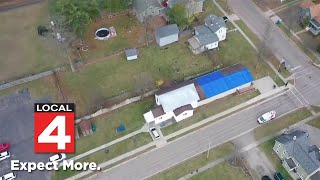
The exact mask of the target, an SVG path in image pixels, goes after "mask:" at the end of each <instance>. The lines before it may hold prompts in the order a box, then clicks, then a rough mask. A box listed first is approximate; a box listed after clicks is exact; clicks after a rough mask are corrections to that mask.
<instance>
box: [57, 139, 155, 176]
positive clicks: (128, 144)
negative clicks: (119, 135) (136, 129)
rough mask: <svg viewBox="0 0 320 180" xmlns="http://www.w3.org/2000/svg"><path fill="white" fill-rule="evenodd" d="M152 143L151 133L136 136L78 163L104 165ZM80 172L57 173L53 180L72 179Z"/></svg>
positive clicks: (60, 171)
mask: <svg viewBox="0 0 320 180" xmlns="http://www.w3.org/2000/svg"><path fill="white" fill-rule="evenodd" d="M150 142H152V138H151V136H150V134H149V133H141V134H138V135H136V136H133V137H131V138H129V139H126V140H124V141H121V142H119V143H117V144H114V145H112V146H110V147H107V148H106V149H104V150H101V151H98V152H96V153H94V154H92V155H89V156H86V157H84V158H82V159H80V160H78V161H77V162H96V163H97V164H100V163H103V162H105V161H108V160H111V159H113V158H116V157H117V156H120V155H122V154H125V153H127V152H130V151H132V150H134V149H136V148H139V147H141V146H143V145H146V144H148V143H150ZM79 172H80V171H70V170H67V171H62V170H59V171H56V172H54V173H53V175H52V179H53V180H61V179H66V178H68V177H71V176H73V175H75V174H77V173H79Z"/></svg>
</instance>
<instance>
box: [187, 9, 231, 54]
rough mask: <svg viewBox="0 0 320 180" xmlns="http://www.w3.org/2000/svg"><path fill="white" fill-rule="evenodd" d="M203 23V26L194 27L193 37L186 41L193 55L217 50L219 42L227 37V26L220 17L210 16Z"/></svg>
mask: <svg viewBox="0 0 320 180" xmlns="http://www.w3.org/2000/svg"><path fill="white" fill-rule="evenodd" d="M204 22H205V24H204V25H200V26H196V27H194V36H193V37H192V38H190V39H188V42H189V47H190V49H191V50H192V52H193V53H194V54H199V53H201V52H204V51H207V50H211V49H214V48H217V47H218V46H219V42H220V41H223V40H225V39H226V36H227V30H228V29H227V25H226V22H225V21H224V19H223V18H222V17H217V16H215V15H212V14H211V15H209V16H207V17H206V18H205V20H204Z"/></svg>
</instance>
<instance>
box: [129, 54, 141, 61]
mask: <svg viewBox="0 0 320 180" xmlns="http://www.w3.org/2000/svg"><path fill="white" fill-rule="evenodd" d="M133 59H138V55H136V56H129V57H127V60H128V61H130V60H133Z"/></svg>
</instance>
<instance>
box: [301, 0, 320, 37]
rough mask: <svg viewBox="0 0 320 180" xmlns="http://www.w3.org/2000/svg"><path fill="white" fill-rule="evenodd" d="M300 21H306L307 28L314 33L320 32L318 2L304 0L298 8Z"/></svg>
mask: <svg viewBox="0 0 320 180" xmlns="http://www.w3.org/2000/svg"><path fill="white" fill-rule="evenodd" d="M299 16H300V21H302V23H306V22H305V21H308V22H307V23H308V29H309V30H310V32H311V33H312V34H314V35H317V34H319V33H320V2H317V1H315V0H304V1H302V2H301V4H300V9H299Z"/></svg>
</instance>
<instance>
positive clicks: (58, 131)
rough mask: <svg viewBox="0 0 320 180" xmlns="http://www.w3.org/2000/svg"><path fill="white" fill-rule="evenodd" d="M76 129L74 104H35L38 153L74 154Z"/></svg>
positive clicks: (35, 137) (36, 146) (35, 146)
mask: <svg viewBox="0 0 320 180" xmlns="http://www.w3.org/2000/svg"><path fill="white" fill-rule="evenodd" d="M74 129H75V125H74V104H69V103H68V104H67V103H59V104H53V103H49V104H48V103H46V104H41V103H39V104H35V111H34V151H35V152H36V153H60V152H64V153H74Z"/></svg>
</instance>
